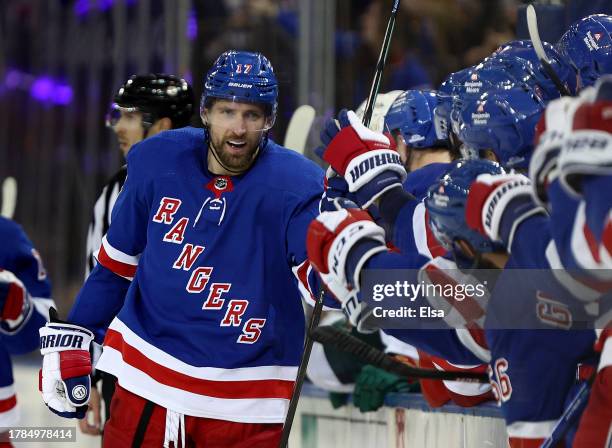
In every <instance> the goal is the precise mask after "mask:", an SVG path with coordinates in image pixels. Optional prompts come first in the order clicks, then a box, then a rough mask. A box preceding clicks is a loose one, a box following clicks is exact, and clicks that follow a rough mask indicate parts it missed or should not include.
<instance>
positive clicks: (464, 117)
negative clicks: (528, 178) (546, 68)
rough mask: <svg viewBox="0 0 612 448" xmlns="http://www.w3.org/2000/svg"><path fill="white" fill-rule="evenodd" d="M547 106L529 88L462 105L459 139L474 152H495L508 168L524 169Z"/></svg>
mask: <svg viewBox="0 0 612 448" xmlns="http://www.w3.org/2000/svg"><path fill="white" fill-rule="evenodd" d="M545 107H546V105H545V103H544V101H543V100H542V98H541V97H540V96H539V95H538V94H537V93H536V92H535V91H534V90H532V89H529V88H524V87H515V88H512V89H509V90H492V91H490V92H486V93H484V94H483V95H482V96H481V97H480V98H479V99H478V100H476V101H466V102H464V103H463V104H461V105H460V110H459V111H458V115H459V117H458V135H459V138H460V139H461V141H462V142H463V144H464V145H466V146H467V147H468V148H470V149H472V150H474V151H478V152H479V151H482V150H487V149H488V150H491V151H493V152H494V153H495V155H496V157H497V159H498V161H499V162H500V163H501V164H502V165H504V166H506V167H509V168H521V169H524V168H526V167H527V166H528V164H529V159H530V158H531V153H532V152H533V139H534V136H535V126H536V124H537V122H538V120H539V118H540V115H541V113H542V111H543V110H544V109H545Z"/></svg>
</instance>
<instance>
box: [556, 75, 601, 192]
mask: <svg viewBox="0 0 612 448" xmlns="http://www.w3.org/2000/svg"><path fill="white" fill-rule="evenodd" d="M602 81H603V80H602ZM594 95H595V99H594V102H583V103H582V104H581V105H580V106H579V107H578V108H577V109H576V111H575V112H574V114H573V117H572V118H573V120H572V131H571V133H570V134H569V135H568V136H567V138H566V139H565V143H564V145H563V149H562V150H561V153H560V155H559V162H558V164H559V180H560V181H561V185H563V187H564V188H565V189H566V190H567V191H568V192H569V193H570V194H572V195H574V196H576V197H581V196H582V185H581V184H582V179H583V178H584V177H585V176H602V175H603V176H610V175H611V174H612V134H611V132H612V80H608V81H607V82H600V83H599V84H598V85H597V86H596V91H595V93H594Z"/></svg>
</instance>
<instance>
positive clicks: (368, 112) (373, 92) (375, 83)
mask: <svg viewBox="0 0 612 448" xmlns="http://www.w3.org/2000/svg"><path fill="white" fill-rule="evenodd" d="M399 2H400V0H393V7H392V8H391V17H389V22H388V23H387V30H386V31H385V37H384V39H383V43H382V48H381V49H380V54H379V55H378V62H377V63H376V71H375V72H374V79H373V80H372V87H370V94H369V95H368V101H367V102H366V107H365V113H364V114H363V124H364V126H365V127H366V128H367V127H369V126H370V120H371V119H372V112H373V111H374V104H376V96H377V95H378V90H379V89H380V81H381V80H382V74H383V70H384V68H385V64H386V63H387V55H388V54H389V47H390V46H391V36H392V35H393V28H395V18H396V17H397V10H398V9H399Z"/></svg>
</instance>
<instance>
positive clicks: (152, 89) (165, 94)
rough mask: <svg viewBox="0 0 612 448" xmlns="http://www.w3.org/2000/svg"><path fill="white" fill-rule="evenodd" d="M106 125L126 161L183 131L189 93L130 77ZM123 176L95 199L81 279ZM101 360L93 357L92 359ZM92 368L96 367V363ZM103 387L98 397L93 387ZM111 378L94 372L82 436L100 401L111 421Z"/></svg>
mask: <svg viewBox="0 0 612 448" xmlns="http://www.w3.org/2000/svg"><path fill="white" fill-rule="evenodd" d="M113 100H114V102H113V104H112V105H111V109H110V111H109V115H108V117H107V121H106V124H107V126H108V127H111V128H112V129H113V131H114V132H115V134H116V135H117V140H118V142H119V148H120V149H121V152H122V154H123V156H124V157H125V156H126V155H127V153H128V152H129V150H130V148H131V147H132V145H134V144H136V143H138V142H139V141H141V140H143V139H145V138H148V137H151V136H153V135H155V134H158V133H159V132H161V131H165V130H168V129H174V128H181V127H184V126H187V125H188V124H189V122H190V120H191V115H192V114H193V109H194V99H193V90H192V88H191V86H190V85H189V84H188V83H187V82H186V81H185V80H184V79H181V78H178V77H176V76H174V75H165V74H147V75H134V76H132V77H131V78H130V79H128V80H127V81H126V83H125V84H123V85H122V86H121V88H120V89H119V91H118V92H117V94H116V95H115V97H114V99H113ZM126 177H127V165H123V166H122V167H121V168H120V169H119V171H117V172H116V173H115V175H114V176H113V177H112V178H111V179H110V181H109V182H108V183H107V184H106V185H105V186H104V188H103V189H102V193H101V194H100V196H99V197H98V199H97V200H96V203H95V205H94V209H93V216H92V218H91V222H90V224H89V229H88V231H87V265H86V267H85V278H87V277H88V276H89V274H90V272H91V271H92V270H93V268H94V267H95V265H96V264H97V261H96V257H97V254H98V251H99V250H100V246H101V245H102V237H103V236H104V235H105V234H106V232H107V230H108V227H109V226H110V223H111V215H112V210H113V206H114V205H115V202H116V201H117V196H118V195H119V192H120V191H121V188H122V187H123V184H124V183H125V179H126ZM98 357H99V353H98V354H94V360H96V359H97V358H98ZM94 366H95V364H94ZM99 380H101V382H102V394H101V395H102V397H100V393H99V392H98V389H97V383H98V381H99ZM115 381H116V379H115V377H113V376H112V375H109V374H107V373H104V372H98V371H95V373H94V385H96V386H95V387H92V388H91V397H90V401H89V409H88V411H87V415H86V416H85V418H83V419H82V420H80V421H79V427H80V428H81V431H82V432H83V433H84V434H90V435H100V434H102V429H103V425H102V418H101V413H100V410H101V398H102V400H103V401H104V411H105V412H104V421H105V422H106V421H108V419H109V418H110V403H111V398H112V396H113V392H114V390H115Z"/></svg>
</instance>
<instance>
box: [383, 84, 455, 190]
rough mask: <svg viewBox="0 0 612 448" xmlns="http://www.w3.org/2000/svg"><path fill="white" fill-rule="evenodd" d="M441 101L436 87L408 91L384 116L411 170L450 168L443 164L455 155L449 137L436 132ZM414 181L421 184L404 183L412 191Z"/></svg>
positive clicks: (403, 158) (405, 163)
mask: <svg viewBox="0 0 612 448" xmlns="http://www.w3.org/2000/svg"><path fill="white" fill-rule="evenodd" d="M438 103H439V96H438V94H437V92H436V91H434V90H406V91H404V92H402V93H401V94H400V95H399V96H398V97H397V98H396V100H395V101H394V102H393V104H392V105H391V108H390V109H389V111H388V112H387V115H385V130H387V131H389V132H391V135H392V136H393V137H394V138H395V142H396V145H397V151H398V152H399V153H400V156H401V158H402V162H403V163H404V166H405V167H406V171H408V173H412V172H413V171H416V170H418V169H419V168H424V167H425V166H427V168H426V169H425V170H424V171H419V173H420V174H421V176H423V175H424V173H425V172H429V171H431V170H435V171H436V173H437V175H440V174H442V173H443V172H444V170H445V169H446V168H447V166H446V165H444V164H447V163H448V162H450V161H451V160H452V159H453V158H456V157H455V156H456V155H455V154H451V153H450V151H449V144H448V137H447V136H446V135H441V136H438V135H437V133H436V126H435V123H434V110H435V108H436V107H437V106H438ZM432 175H433V176H434V177H437V175H436V174H432ZM413 183H416V184H417V185H418V182H414V181H411V180H410V178H408V179H407V180H406V183H405V184H404V187H408V188H407V190H408V191H409V192H411V193H412V194H414V192H413V191H411V187H410V185H412V184H413ZM428 186H429V185H428ZM415 196H420V195H419V194H417V195H415Z"/></svg>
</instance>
